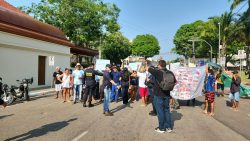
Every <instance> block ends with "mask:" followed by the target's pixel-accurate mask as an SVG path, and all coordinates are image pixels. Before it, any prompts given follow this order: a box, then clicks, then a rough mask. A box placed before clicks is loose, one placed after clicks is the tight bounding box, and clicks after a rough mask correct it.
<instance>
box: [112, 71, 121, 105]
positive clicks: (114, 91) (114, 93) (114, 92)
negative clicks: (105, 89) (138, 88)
mask: <svg viewBox="0 0 250 141" xmlns="http://www.w3.org/2000/svg"><path fill="white" fill-rule="evenodd" d="M112 69H113V71H112V72H111V78H112V80H113V81H114V82H115V83H116V84H117V85H118V86H116V85H112V91H111V101H116V103H117V102H118V98H119V88H120V84H121V82H120V77H121V73H120V72H119V71H118V70H117V67H116V66H113V67H112Z"/></svg>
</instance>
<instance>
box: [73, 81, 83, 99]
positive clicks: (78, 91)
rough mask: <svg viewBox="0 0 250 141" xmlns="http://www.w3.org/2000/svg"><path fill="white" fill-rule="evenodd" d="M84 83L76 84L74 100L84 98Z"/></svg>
mask: <svg viewBox="0 0 250 141" xmlns="http://www.w3.org/2000/svg"><path fill="white" fill-rule="evenodd" d="M81 93H82V85H74V101H76V100H77V99H78V100H81V99H82V94H81Z"/></svg>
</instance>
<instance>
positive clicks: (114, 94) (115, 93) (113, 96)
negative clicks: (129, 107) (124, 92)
mask: <svg viewBox="0 0 250 141" xmlns="http://www.w3.org/2000/svg"><path fill="white" fill-rule="evenodd" d="M118 98H119V90H118V88H117V86H115V85H112V92H111V101H112V100H115V101H117V100H118Z"/></svg>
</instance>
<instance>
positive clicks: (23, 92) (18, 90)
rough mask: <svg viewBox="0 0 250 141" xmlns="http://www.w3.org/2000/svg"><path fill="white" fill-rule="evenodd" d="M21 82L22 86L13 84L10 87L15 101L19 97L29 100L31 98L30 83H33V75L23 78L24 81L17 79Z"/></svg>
mask: <svg viewBox="0 0 250 141" xmlns="http://www.w3.org/2000/svg"><path fill="white" fill-rule="evenodd" d="M16 81H17V82H19V84H20V86H19V87H17V86H14V85H12V86H11V88H10V94H11V95H13V96H14V101H15V100H16V99H17V98H19V99H22V98H24V99H26V100H27V101H29V100H30V97H29V84H30V85H31V84H32V83H33V77H32V78H30V79H23V80H22V81H20V80H16Z"/></svg>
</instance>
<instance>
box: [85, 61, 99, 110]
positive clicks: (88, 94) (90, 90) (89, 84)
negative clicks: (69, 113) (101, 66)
mask: <svg viewBox="0 0 250 141" xmlns="http://www.w3.org/2000/svg"><path fill="white" fill-rule="evenodd" d="M94 66H95V64H90V65H89V67H88V68H87V69H86V70H85V72H84V76H83V84H85V85H86V88H85V93H84V96H83V107H87V106H86V102H87V100H88V102H89V105H88V107H93V106H94V105H93V104H92V103H91V102H92V96H93V95H94V93H95V87H96V80H95V78H96V77H95V76H96V75H99V76H102V75H103V74H102V73H101V72H99V71H96V70H94Z"/></svg>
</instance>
